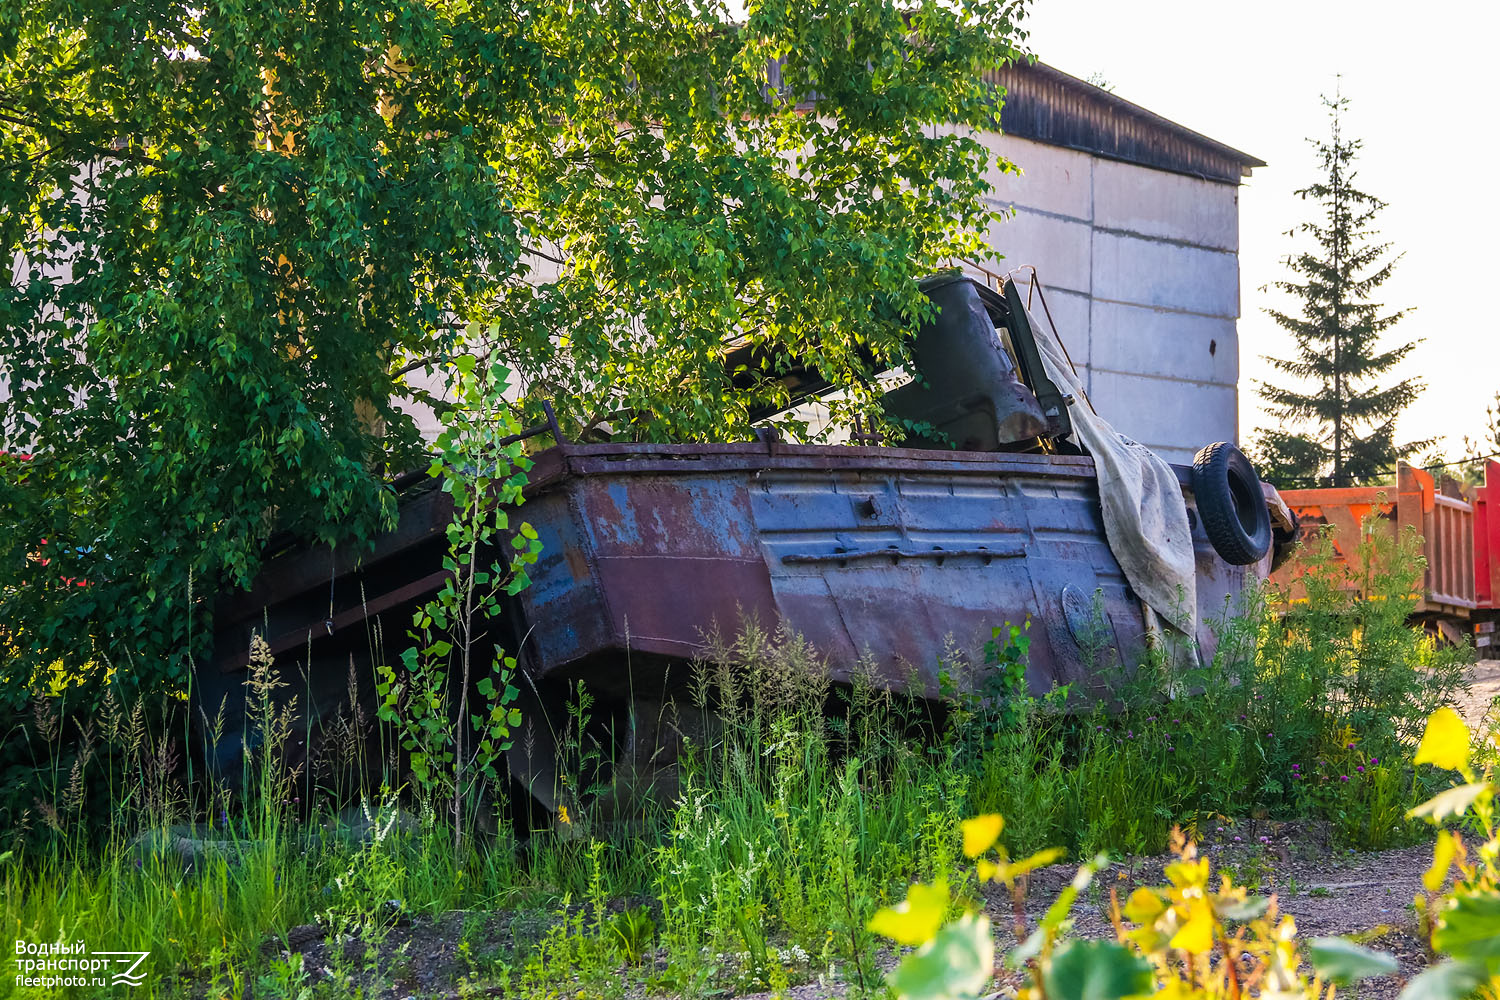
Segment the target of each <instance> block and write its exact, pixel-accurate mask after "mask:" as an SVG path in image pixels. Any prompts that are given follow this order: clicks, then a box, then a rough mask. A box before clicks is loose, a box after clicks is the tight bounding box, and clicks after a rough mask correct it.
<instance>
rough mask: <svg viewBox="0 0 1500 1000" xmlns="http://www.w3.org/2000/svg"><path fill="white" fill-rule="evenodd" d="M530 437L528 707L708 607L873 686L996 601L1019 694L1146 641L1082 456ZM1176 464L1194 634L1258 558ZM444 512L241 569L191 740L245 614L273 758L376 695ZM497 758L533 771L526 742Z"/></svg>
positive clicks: (899, 673)
mask: <svg viewBox="0 0 1500 1000" xmlns="http://www.w3.org/2000/svg"><path fill="white" fill-rule="evenodd" d="M534 458H535V462H536V464H535V466H534V468H533V469H532V470H531V477H530V480H531V481H530V485H529V486H528V488H527V490H526V497H527V499H526V502H525V504H524V505H523V506H522V507H521V509H520V510H519V511H518V515H519V516H520V517H521V518H523V519H524V520H526V521H528V522H530V523H531V524H532V525H533V526H534V527H535V529H536V531H537V533H538V534H539V536H540V538H541V540H542V552H541V555H540V558H539V560H538V562H537V564H536V565H535V566H534V567H532V572H531V578H532V584H531V586H530V587H528V588H527V589H526V590H524V591H522V592H521V594H520V595H518V597H517V598H516V599H515V604H514V605H513V606H512V607H511V608H510V609H509V613H507V614H506V615H505V616H504V617H503V619H502V620H501V621H500V622H499V623H498V625H499V630H498V631H497V633H496V634H495V636H494V639H495V642H496V643H497V645H499V646H501V647H502V648H504V649H505V650H506V651H507V652H518V654H519V659H520V661H521V664H522V669H523V670H524V671H525V672H526V674H527V676H528V678H529V679H530V681H531V683H530V684H526V685H523V689H524V693H525V696H526V698H527V699H528V708H527V711H528V712H529V713H532V714H530V715H528V717H529V718H537V717H539V716H540V714H544V713H546V712H556V711H558V706H559V704H560V699H561V697H562V696H563V692H564V686H565V685H567V684H569V683H571V682H573V681H576V680H582V681H584V682H585V683H586V684H587V685H588V687H589V688H590V690H591V691H593V692H594V693H595V695H596V697H598V698H599V699H600V700H601V703H602V704H601V706H600V707H601V709H607V710H611V711H619V710H620V708H621V706H626V705H628V703H629V702H630V701H632V700H633V699H637V698H639V697H641V696H642V685H656V686H658V687H657V690H658V691H660V690H662V689H664V688H670V687H673V686H675V685H676V684H678V683H680V682H681V677H682V673H683V671H682V669H681V664H682V662H683V661H686V660H689V659H691V658H694V657H697V656H699V655H700V654H701V653H702V652H703V648H704V639H705V633H706V632H707V631H708V630H709V629H710V628H712V627H713V626H714V625H717V626H718V627H719V629H720V630H721V632H723V633H726V634H732V633H733V632H734V631H735V630H736V629H737V628H738V627H739V625H740V622H741V621H742V620H743V619H745V618H746V617H750V618H754V619H756V620H758V621H759V622H760V623H761V624H762V625H765V626H772V625H775V624H777V623H781V622H784V623H785V624H786V625H787V626H788V627H790V628H791V629H793V630H795V631H797V632H800V633H801V634H802V635H803V636H804V637H805V638H806V639H807V640H808V642H809V643H810V644H811V645H812V646H813V647H814V648H816V649H817V650H818V651H819V652H820V653H821V654H822V655H823V656H824V657H825V658H826V660H827V662H828V665H829V670H830V673H831V676H832V679H833V680H834V681H848V680H849V679H850V677H851V676H852V675H853V673H854V671H855V670H856V669H857V664H858V662H859V661H860V659H861V658H865V660H866V662H867V663H868V664H869V665H870V667H872V668H873V670H874V672H875V673H876V675H877V676H878V677H880V678H883V679H884V682H885V683H886V684H887V685H889V686H890V687H892V688H894V689H900V690H909V689H910V687H911V686H912V685H913V684H915V686H916V687H918V688H919V689H920V690H919V691H916V692H914V693H918V694H921V695H925V696H935V695H937V694H938V671H939V669H940V667H941V662H942V660H943V658H944V655H945V652H946V651H948V650H949V649H951V648H955V647H956V648H958V649H960V650H963V651H966V652H970V653H973V652H977V651H978V650H979V649H980V648H981V646H982V644H983V642H984V640H985V639H987V638H988V637H989V636H990V633H991V630H992V629H993V628H995V627H996V626H1002V625H1004V624H1005V623H1006V622H1013V623H1016V624H1021V623H1024V622H1027V621H1028V620H1029V621H1030V622H1031V627H1030V632H1029V634H1030V636H1031V640H1032V642H1031V649H1030V659H1029V664H1028V678H1029V682H1030V685H1031V688H1032V690H1033V691H1035V692H1036V693H1038V694H1040V693H1044V692H1045V691H1046V690H1048V689H1050V688H1051V687H1052V686H1053V685H1054V684H1070V683H1072V684H1080V685H1081V686H1082V688H1084V689H1089V688H1092V687H1094V686H1095V684H1096V683H1097V682H1098V681H1099V680H1100V675H1101V671H1102V670H1103V669H1104V668H1106V667H1108V666H1110V665H1112V664H1122V665H1124V666H1134V664H1135V663H1136V662H1138V659H1139V657H1140V656H1141V654H1142V652H1143V649H1144V644H1145V631H1146V628H1145V621H1144V617H1143V611H1142V607H1141V604H1140V601H1139V600H1137V599H1136V597H1135V596H1134V595H1133V594H1132V593H1131V591H1130V589H1129V587H1128V586H1127V584H1126V582H1125V579H1124V576H1123V574H1122V573H1121V570H1120V567H1119V564H1118V563H1117V562H1116V560H1115V558H1114V556H1113V554H1112V553H1111V552H1110V549H1109V546H1108V544H1107V543H1106V541H1105V536H1104V525H1103V520H1102V515H1101V513H1100V506H1099V497H1098V491H1097V485H1096V480H1095V477H1094V466H1093V460H1092V459H1090V458H1088V457H1086V456H1062V455H1037V454H1002V453H994V452H934V451H930V450H915V449H899V448H885V447H845V446H811V445H787V444H780V443H777V442H774V441H768V442H763V443H762V442H755V443H743V444H663V445H639V444H592V445H560V446H556V447H553V448H550V449H548V450H546V451H543V452H540V453H539V454H537V455H536V456H534ZM1177 471H1178V476H1179V481H1181V482H1182V483H1183V489H1184V492H1185V494H1186V496H1187V499H1188V506H1189V518H1190V521H1191V522H1192V523H1193V526H1194V545H1195V548H1196V550H1197V561H1198V603H1199V618H1200V621H1202V622H1203V623H1204V624H1203V625H1202V626H1201V627H1200V630H1199V636H1198V639H1199V643H1200V649H1201V650H1202V652H1203V654H1204V655H1205V656H1211V655H1212V654H1213V649H1214V643H1215V637H1214V634H1213V632H1212V630H1211V629H1210V628H1209V626H1208V624H1207V623H1208V622H1209V621H1211V620H1212V619H1213V618H1215V617H1217V616H1219V615H1221V614H1222V613H1223V611H1224V608H1225V605H1226V600H1227V599H1230V598H1232V597H1233V596H1234V595H1236V594H1238V593H1239V591H1240V589H1241V587H1242V585H1243V583H1244V579H1245V574H1246V571H1247V570H1249V571H1251V572H1254V570H1253V568H1251V567H1237V566H1230V565H1228V564H1226V563H1225V562H1224V561H1223V560H1221V559H1220V558H1219V557H1218V556H1217V555H1216V554H1215V553H1214V551H1213V549H1212V547H1211V546H1210V544H1209V542H1208V540H1207V538H1206V537H1205V536H1204V535H1203V533H1202V530H1201V528H1200V527H1198V521H1197V518H1196V516H1194V513H1193V504H1192V496H1191V490H1190V486H1189V483H1190V474H1189V470H1187V469H1178V470H1177ZM451 515H452V507H451V501H450V498H449V497H448V495H447V494H445V493H442V492H440V491H437V490H434V489H430V488H428V489H425V490H422V491H418V492H415V493H408V494H407V495H405V496H404V497H403V501H402V504H401V519H400V524H399V526H398V527H397V528H396V530H395V531H393V532H391V533H389V534H387V535H384V536H382V537H381V538H379V539H377V540H376V542H375V545H374V548H373V550H372V551H368V552H365V553H360V552H357V551H355V550H353V549H338V550H330V549H329V548H328V547H326V546H318V547H314V548H305V549H299V550H295V551H291V552H289V553H286V554H284V555H282V556H280V557H278V558H275V559H272V560H271V561H270V562H268V563H267V565H266V566H265V568H264V570H263V571H262V573H261V575H260V577H259V578H258V579H257V581H256V583H255V586H254V587H253V588H252V589H251V590H250V591H247V592H243V593H239V594H227V595H224V596H222V597H221V599H220V601H219V603H218V605H217V609H216V625H215V636H214V641H213V647H212V650H211V651H210V652H209V654H208V656H207V657H206V658H205V660H204V662H203V664H202V667H201V668H200V670H199V671H198V675H197V680H196V682H195V686H194V698H195V701H196V702H197V705H198V708H200V709H202V714H203V717H204V718H206V719H217V718H220V717H222V729H223V732H224V733H225V734H227V735H226V738H224V739H222V740H219V741H217V742H213V743H210V742H209V740H208V738H207V736H206V735H205V745H204V748H203V749H204V754H205V757H206V758H207V760H208V762H209V763H210V764H212V765H213V766H215V767H216V768H217V769H218V770H220V772H221V773H226V774H230V775H232V774H234V773H235V772H236V771H237V770H238V761H239V760H240V759H241V750H242V747H243V746H244V741H246V740H251V741H253V732H252V731H251V730H252V728H253V727H249V726H247V725H246V720H245V716H244V713H245V690H244V684H243V681H244V676H245V668H246V659H247V658H246V650H247V649H248V647H249V641H250V637H251V635H252V634H260V635H262V636H264V637H265V638H266V639H267V641H268V644H269V647H270V651H271V653H272V655H273V656H275V657H277V670H278V672H279V673H280V674H281V676H282V677H283V679H285V680H287V681H288V682H289V686H288V687H287V688H286V689H285V690H284V691H283V696H284V697H287V698H291V697H295V698H296V699H297V704H298V706H299V707H298V718H299V721H298V723H297V725H296V727H295V728H296V730H297V732H298V734H299V735H298V737H297V745H296V746H293V747H291V748H289V753H288V757H289V759H290V761H291V762H292V763H298V762H300V761H302V760H304V759H307V758H310V757H316V749H315V748H316V745H317V744H318V743H319V741H320V733H321V732H322V730H323V728H324V726H325V725H326V724H327V723H328V722H329V721H331V720H333V719H335V718H337V717H339V716H340V715H342V714H344V713H346V712H347V710H348V708H349V707H350V706H351V705H356V706H358V707H359V709H360V710H361V711H362V712H363V713H364V716H365V718H367V719H370V718H373V715H374V710H375V702H376V699H375V693H374V671H373V669H372V667H373V664H374V662H375V661H377V660H378V659H380V658H381V657H383V656H385V657H388V658H394V653H395V651H396V650H399V649H400V648H401V647H402V645H404V643H405V641H406V640H405V635H406V630H407V627H408V625H409V623H410V621H411V616H412V613H413V611H414V610H416V609H417V608H419V607H420V606H421V605H422V603H423V602H425V601H426V600H427V599H428V598H430V597H431V595H432V594H433V593H434V592H435V591H436V590H437V589H438V588H439V587H440V586H441V585H442V582H443V580H444V578H445V577H444V573H443V571H442V567H441V559H442V546H443V538H444V534H443V532H444V528H445V526H446V525H447V524H448V522H449V520H450V518H451ZM1090 649H1094V650H1097V651H1099V652H1100V653H1102V656H1101V657H1100V659H1099V660H1095V661H1093V662H1090V661H1089V659H1088V657H1087V656H1086V651H1088V650H1090ZM1101 661H1102V662H1101ZM674 664H676V665H677V666H674ZM860 669H863V668H860ZM674 677H675V678H677V679H676V680H674ZM196 716H197V713H196V712H195V717H196ZM207 728H208V729H212V728H213V727H212V726H209V727H207ZM304 736H305V738H306V739H307V740H308V741H309V743H310V744H311V745H309V746H304V745H303V744H302V743H301V740H302V739H303V738H304ZM377 763H378V762H376V761H370V762H369V764H370V766H374V765H376V764H377ZM513 765H514V768H515V772H516V773H518V774H520V773H528V774H530V775H531V776H532V778H533V779H535V780H536V783H537V784H538V785H539V786H545V785H546V784H547V779H546V777H545V768H546V767H547V766H548V765H547V764H546V763H545V762H544V761H540V760H539V761H537V762H531V761H513ZM308 766H309V770H312V769H313V768H315V767H317V766H321V765H319V763H318V761H317V760H316V759H314V760H310V761H309V762H308ZM537 797H538V799H539V800H541V801H543V802H547V803H548V804H549V805H550V802H548V800H547V798H546V796H543V795H538V796H537Z"/></svg>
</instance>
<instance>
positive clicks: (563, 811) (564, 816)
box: [557, 806, 573, 823]
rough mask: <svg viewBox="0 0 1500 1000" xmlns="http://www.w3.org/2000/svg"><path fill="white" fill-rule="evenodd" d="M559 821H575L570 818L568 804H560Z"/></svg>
mask: <svg viewBox="0 0 1500 1000" xmlns="http://www.w3.org/2000/svg"><path fill="white" fill-rule="evenodd" d="M557 821H558V822H559V823H571V822H573V821H572V820H570V819H568V807H567V806H558V807H557Z"/></svg>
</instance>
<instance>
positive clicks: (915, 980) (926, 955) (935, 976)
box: [886, 914, 995, 1000]
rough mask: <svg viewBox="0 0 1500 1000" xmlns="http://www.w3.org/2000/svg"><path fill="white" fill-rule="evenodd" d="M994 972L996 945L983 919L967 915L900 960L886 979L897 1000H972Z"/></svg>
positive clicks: (982, 917)
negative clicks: (904, 998)
mask: <svg viewBox="0 0 1500 1000" xmlns="http://www.w3.org/2000/svg"><path fill="white" fill-rule="evenodd" d="M994 969H995V941H994V938H993V937H992V936H991V934H990V920H989V918H988V917H986V916H982V915H981V916H975V915H974V914H967V915H965V916H963V917H960V918H959V919H958V920H955V921H954V922H953V923H951V924H948V925H947V926H946V927H944V928H942V929H941V930H940V931H938V932H937V934H936V935H935V936H934V937H933V939H932V940H931V941H929V942H927V943H926V944H924V945H923V946H922V947H921V948H919V949H917V950H916V951H915V952H913V953H912V954H910V955H907V956H906V957H905V958H903V959H902V960H901V964H900V965H898V966H896V968H894V969H892V970H891V972H890V974H889V975H887V976H886V982H887V983H888V984H889V985H890V987H891V989H892V990H894V991H895V993H896V996H898V997H910V998H912V1000H973V998H974V997H977V996H979V994H980V993H981V992H983V990H984V987H985V985H986V984H987V983H988V982H989V981H990V976H991V975H993V974H994Z"/></svg>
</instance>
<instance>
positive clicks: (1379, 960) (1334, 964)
mask: <svg viewBox="0 0 1500 1000" xmlns="http://www.w3.org/2000/svg"><path fill="white" fill-rule="evenodd" d="M1307 953H1308V957H1309V958H1311V959H1312V964H1313V968H1314V969H1316V970H1317V971H1318V975H1320V976H1322V977H1323V978H1324V979H1326V980H1329V981H1331V982H1335V983H1338V984H1339V985H1340V986H1347V985H1348V984H1350V983H1357V982H1359V981H1360V980H1361V979H1368V978H1369V977H1371V976H1388V975H1390V974H1391V973H1393V972H1395V971H1396V969H1397V968H1398V965H1397V962H1396V959H1395V958H1394V957H1392V956H1391V955H1388V954H1386V953H1385V952H1383V951H1375V950H1373V949H1370V948H1366V947H1365V946H1364V945H1361V944H1355V943H1354V942H1353V941H1350V940H1349V939H1348V938H1341V937H1320V938H1313V939H1312V940H1311V941H1309V942H1308V943H1307Z"/></svg>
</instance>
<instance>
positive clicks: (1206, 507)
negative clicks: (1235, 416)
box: [1193, 441, 1271, 566]
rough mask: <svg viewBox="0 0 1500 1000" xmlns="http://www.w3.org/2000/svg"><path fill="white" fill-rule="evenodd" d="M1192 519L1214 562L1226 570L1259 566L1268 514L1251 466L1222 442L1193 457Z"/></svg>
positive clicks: (1267, 546)
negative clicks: (1198, 523)
mask: <svg viewBox="0 0 1500 1000" xmlns="http://www.w3.org/2000/svg"><path fill="white" fill-rule="evenodd" d="M1193 497H1194V499H1196V500H1197V502H1198V517H1199V518H1201V519H1202V521H1203V530H1204V532H1205V533H1206V534H1207V535H1208V540H1209V542H1210V543H1211V544H1212V545H1213V547H1214V551H1215V552H1217V553H1218V554H1219V557H1220V558H1221V559H1223V560H1224V561H1225V562H1227V563H1229V564H1230V565H1231V566H1248V565H1250V564H1251V563H1254V562H1260V560H1261V559H1263V558H1265V555H1266V553H1267V552H1269V551H1271V512H1270V511H1268V510H1267V509H1266V500H1265V495H1264V494H1262V493H1261V491H1260V476H1259V475H1258V474H1257V473H1256V471H1255V466H1253V465H1251V464H1250V460H1249V459H1248V458H1246V457H1245V453H1244V452H1242V451H1240V450H1239V449H1238V448H1236V447H1235V446H1234V445H1232V444H1230V443H1229V442H1228V441H1219V442H1216V443H1214V444H1211V445H1208V446H1207V447H1205V448H1203V449H1202V450H1201V451H1199V452H1198V454H1196V455H1194V456H1193Z"/></svg>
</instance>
